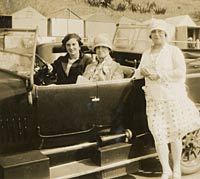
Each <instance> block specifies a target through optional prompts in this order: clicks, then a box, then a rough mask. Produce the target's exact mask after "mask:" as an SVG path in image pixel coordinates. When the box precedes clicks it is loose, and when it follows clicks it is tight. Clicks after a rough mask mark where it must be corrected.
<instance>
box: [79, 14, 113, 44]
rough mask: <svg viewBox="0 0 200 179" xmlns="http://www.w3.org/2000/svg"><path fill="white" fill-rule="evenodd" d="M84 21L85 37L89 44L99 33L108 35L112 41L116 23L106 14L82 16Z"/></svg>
mask: <svg viewBox="0 0 200 179" xmlns="http://www.w3.org/2000/svg"><path fill="white" fill-rule="evenodd" d="M82 19H83V20H84V32H85V34H84V36H85V38H86V39H87V40H88V42H92V41H93V38H94V37H95V36H96V35H97V34H99V33H107V34H108V35H109V36H110V38H111V39H112V38H113V37H114V33H115V30H116V23H115V21H114V20H113V19H112V18H111V17H110V16H108V15H106V14H105V13H103V12H101V13H94V14H89V15H86V16H82Z"/></svg>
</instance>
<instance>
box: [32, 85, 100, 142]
mask: <svg viewBox="0 0 200 179" xmlns="http://www.w3.org/2000/svg"><path fill="white" fill-rule="evenodd" d="M35 90H36V92H35V93H36V104H37V107H36V108H37V119H38V126H39V129H40V131H39V136H40V137H42V138H45V136H46V139H50V138H51V139H52V140H53V138H54V139H55V140H57V139H58V138H59V137H60V138H63V139H64V138H65V137H66V138H65V141H64V142H63V141H62V142H61V143H60V144H59V145H64V144H72V143H80V142H81V141H82V139H81V138H82V137H83V136H84V135H85V134H87V133H90V132H93V131H94V126H95V124H96V122H97V121H96V114H97V112H96V106H95V103H94V102H93V98H95V96H96V93H97V87H96V84H67V85H48V86H36V89H35ZM77 136H78V138H77ZM74 137H75V138H74ZM56 138H57V139H56ZM83 138H84V137H83ZM83 141H84V139H83ZM54 143H55V141H54Z"/></svg>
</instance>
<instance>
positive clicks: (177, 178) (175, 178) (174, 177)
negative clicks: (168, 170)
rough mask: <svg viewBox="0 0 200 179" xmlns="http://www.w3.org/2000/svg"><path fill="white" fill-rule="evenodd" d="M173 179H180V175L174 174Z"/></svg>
mask: <svg viewBox="0 0 200 179" xmlns="http://www.w3.org/2000/svg"><path fill="white" fill-rule="evenodd" d="M173 179H181V174H180V173H174V174H173Z"/></svg>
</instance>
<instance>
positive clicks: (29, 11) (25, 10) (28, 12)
mask: <svg viewBox="0 0 200 179" xmlns="http://www.w3.org/2000/svg"><path fill="white" fill-rule="evenodd" d="M24 13H25V14H26V15H27V16H32V15H37V16H40V17H41V18H46V17H45V16H43V15H42V14H41V13H40V12H38V11H37V10H36V9H34V8H32V7H31V6H27V7H25V8H23V9H21V10H19V11H16V12H14V13H12V16H23V15H20V14H24Z"/></svg>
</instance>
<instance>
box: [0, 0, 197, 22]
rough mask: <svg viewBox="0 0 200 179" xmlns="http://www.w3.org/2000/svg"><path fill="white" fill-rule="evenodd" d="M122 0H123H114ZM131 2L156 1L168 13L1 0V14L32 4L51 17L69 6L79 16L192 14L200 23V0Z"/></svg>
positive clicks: (83, 1) (79, 2) (65, 0)
mask: <svg viewBox="0 0 200 179" xmlns="http://www.w3.org/2000/svg"><path fill="white" fill-rule="evenodd" d="M114 1H118V2H122V1H123V0H114ZM131 2H134V3H137V4H145V3H147V2H155V3H156V4H157V5H158V6H159V7H161V8H165V9H166V13H165V14H164V15H156V14H155V13H153V12H150V13H139V12H132V11H130V10H126V11H123V12H119V11H114V10H112V9H110V8H103V7H100V8H99V7H93V6H90V5H89V4H88V0H17V1H15V0H1V1H0V14H3V15H10V14H12V13H13V12H15V11H18V10H20V9H22V8H25V7H26V6H28V5H30V6H32V7H33V8H35V9H37V10H38V11H39V12H40V13H41V14H43V15H45V16H47V17H49V16H52V14H54V12H57V11H61V10H63V9H65V8H66V9H67V8H69V9H70V10H72V11H73V12H74V13H76V14H77V15H79V16H83V15H87V14H90V13H95V12H100V11H104V12H105V13H106V14H107V15H110V16H111V17H112V18H113V19H114V20H117V19H118V18H119V17H121V16H123V15H124V16H127V17H129V18H133V19H136V20H138V21H144V20H146V19H149V18H151V17H154V18H167V17H172V16H177V15H184V14H188V15H190V16H191V17H192V18H193V20H194V21H195V22H196V23H197V24H200V18H199V19H196V18H195V14H197V13H198V14H200V13H199V12H200V10H199V7H200V0H190V1H188V0H167V1H165V0H132V1H131Z"/></svg>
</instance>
